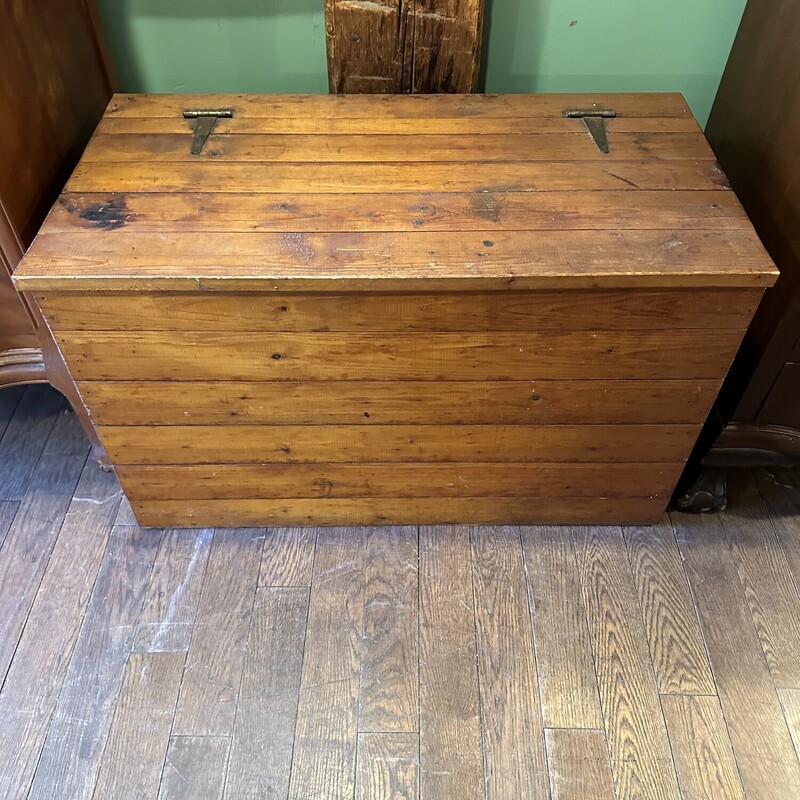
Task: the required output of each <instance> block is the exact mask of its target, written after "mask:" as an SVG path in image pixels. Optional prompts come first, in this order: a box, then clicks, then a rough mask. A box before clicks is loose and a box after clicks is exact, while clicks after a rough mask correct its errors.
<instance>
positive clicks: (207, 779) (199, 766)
mask: <svg viewBox="0 0 800 800" xmlns="http://www.w3.org/2000/svg"><path fill="white" fill-rule="evenodd" d="M229 746H230V738H229V737H228V736H173V737H172V738H171V739H170V742H169V750H168V752H167V760H166V763H165V764H164V773H163V775H162V777H161V787H160V790H159V793H158V800H200V798H202V800H219V799H220V798H221V797H222V787H223V783H224V780H225V761H226V759H227V758H228V749H229Z"/></svg>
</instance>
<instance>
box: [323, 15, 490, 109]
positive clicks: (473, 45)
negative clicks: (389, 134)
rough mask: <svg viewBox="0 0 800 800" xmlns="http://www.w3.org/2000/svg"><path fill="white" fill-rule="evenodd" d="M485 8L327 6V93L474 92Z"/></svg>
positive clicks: (479, 63) (479, 60)
mask: <svg viewBox="0 0 800 800" xmlns="http://www.w3.org/2000/svg"><path fill="white" fill-rule="evenodd" d="M483 6H484V4H483V0H448V1H447V2H444V3H443V2H441V1H440V2H438V3H437V2H430V0H428V1H427V2H420V4H419V7H418V6H417V4H416V3H413V4H410V5H409V4H404V3H398V2H396V1H395V2H391V0H390V2H379V3H372V4H367V5H364V4H359V3H353V2H349V0H326V2H325V32H326V37H325V39H326V44H327V51H328V84H329V88H330V91H331V93H332V94H333V93H352V92H369V93H410V94H420V93H424V94H427V93H437V92H474V91H476V89H477V86H478V74H479V72H480V65H481V39H482V33H483Z"/></svg>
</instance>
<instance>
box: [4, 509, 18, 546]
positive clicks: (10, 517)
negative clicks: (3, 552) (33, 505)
mask: <svg viewBox="0 0 800 800" xmlns="http://www.w3.org/2000/svg"><path fill="white" fill-rule="evenodd" d="M18 508H19V503H17V502H12V501H10V500H2V501H0V548H2V546H3V542H4V541H5V540H6V534H7V533H8V529H9V528H10V527H11V523H12V522H13V521H14V517H15V516H16V514H17V509H18Z"/></svg>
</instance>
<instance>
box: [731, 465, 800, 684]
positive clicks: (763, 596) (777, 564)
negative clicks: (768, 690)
mask: <svg viewBox="0 0 800 800" xmlns="http://www.w3.org/2000/svg"><path fill="white" fill-rule="evenodd" d="M729 482H730V483H729V485H730V493H731V497H732V498H736V502H735V503H732V504H731V506H732V507H731V510H730V512H729V513H727V514H725V515H724V516H723V517H721V518H720V521H721V522H722V528H723V530H724V531H725V535H726V536H727V539H728V542H729V543H730V547H731V551H732V553H733V556H734V559H735V561H736V566H737V569H738V572H739V577H740V579H741V582H742V586H743V587H744V592H745V597H746V599H747V604H748V606H749V608H750V613H751V615H752V617H753V624H754V625H755V628H756V633H757V634H758V638H759V641H760V642H761V648H762V650H763V651H764V656H765V658H766V659H767V664H768V665H769V671H770V674H771V675H772V680H773V682H774V683H775V685H776V686H777V687H779V688H785V689H786V688H795V689H797V688H800V594H798V591H797V585H796V584H795V581H794V579H793V577H792V573H791V572H790V570H789V568H788V566H787V563H786V558H785V557H784V554H783V551H782V550H781V546H780V544H779V542H778V539H777V537H776V536H775V531H774V529H773V527H772V524H771V523H770V521H769V517H768V514H767V511H766V507H765V506H764V502H763V500H762V499H761V495H760V494H759V492H758V488H757V487H756V485H755V483H754V481H753V479H752V476H751V474H750V473H749V472H744V473H737V472H733V473H732V474H731V476H730V478H729Z"/></svg>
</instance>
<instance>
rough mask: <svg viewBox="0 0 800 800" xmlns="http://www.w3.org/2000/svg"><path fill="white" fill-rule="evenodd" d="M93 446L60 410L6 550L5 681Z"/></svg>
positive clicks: (0, 579) (0, 577) (2, 572)
mask: <svg viewBox="0 0 800 800" xmlns="http://www.w3.org/2000/svg"><path fill="white" fill-rule="evenodd" d="M48 416H49V414H48ZM35 425H36V423H34V426H35ZM32 435H33V434H32ZM88 451H89V445H88V443H87V442H86V440H85V437H83V432H82V431H81V430H80V426H79V425H78V422H77V420H76V419H75V416H74V414H73V413H72V412H71V411H70V412H68V413H67V412H63V411H62V412H59V414H58V416H57V418H56V421H55V423H54V425H53V428H52V431H51V433H50V436H49V439H48V442H47V445H46V446H45V450H44V454H43V456H44V457H43V458H42V459H41V461H40V462H39V463H38V464H37V466H36V470H35V471H34V473H33V476H32V477H31V480H30V483H29V485H28V489H27V491H26V492H25V495H24V497H23V499H22V501H21V502H20V506H19V509H18V511H17V514H16V516H15V517H14V522H13V523H12V525H11V527H10V528H9V531H8V533H7V534H6V538H5V541H4V543H3V549H2V550H1V551H0V682H2V679H3V678H4V677H5V675H6V672H7V671H8V668H9V665H10V663H11V659H12V657H13V655H14V650H15V649H16V647H17V642H18V641H19V637H20V634H21V633H22V629H23V627H24V625H25V620H26V619H27V617H28V612H29V611H30V608H31V605H32V604H33V601H34V598H35V596H36V592H37V591H38V589H39V584H40V582H41V580H42V575H43V574H44V571H45V568H46V566H47V559H48V558H49V557H50V553H51V551H52V549H53V546H54V544H55V542H56V539H57V537H58V534H59V531H60V530H61V526H62V524H63V522H64V517H65V515H66V513H67V510H68V508H70V506H71V504H72V494H73V491H74V490H75V486H76V484H77V483H78V480H79V478H80V476H81V472H82V471H83V467H84V464H85V463H86V456H87V454H88ZM87 479H89V478H87ZM79 496H80V495H79ZM76 513H78V514H81V513H82V512H81V511H80V510H76Z"/></svg>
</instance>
